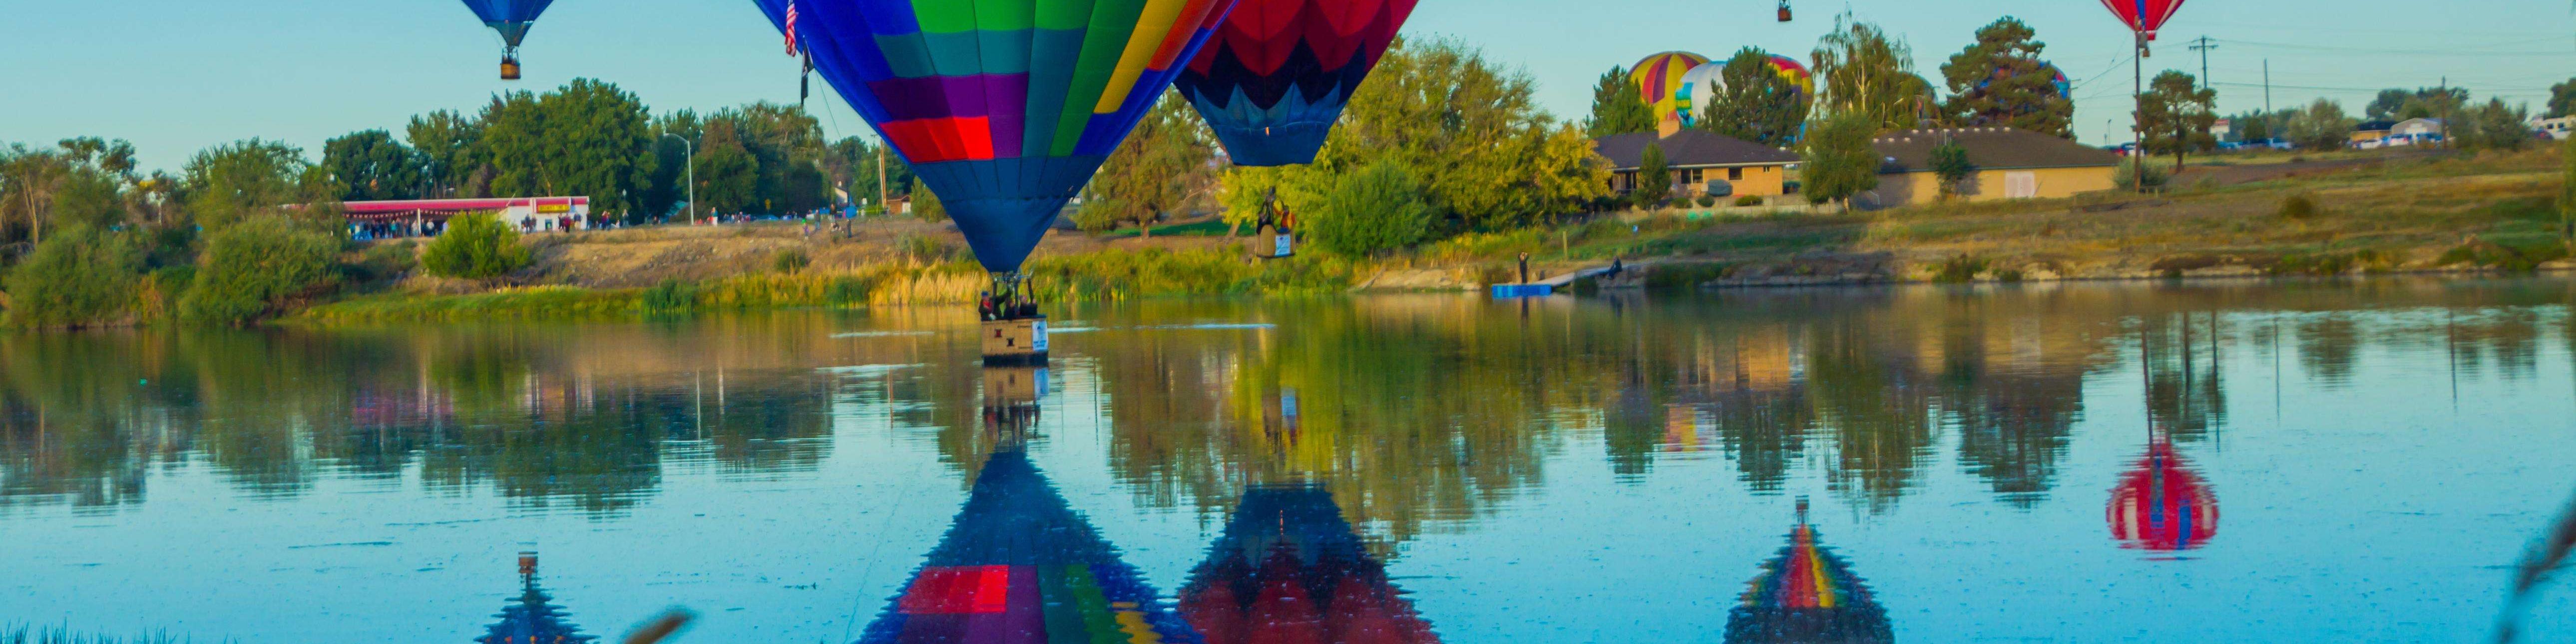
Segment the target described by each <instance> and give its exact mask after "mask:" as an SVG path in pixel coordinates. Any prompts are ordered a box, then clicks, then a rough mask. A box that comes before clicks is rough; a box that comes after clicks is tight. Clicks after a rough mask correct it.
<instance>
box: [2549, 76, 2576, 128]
mask: <svg viewBox="0 0 2576 644" xmlns="http://www.w3.org/2000/svg"><path fill="white" fill-rule="evenodd" d="M2569 114H2576V78H2571V79H2568V80H2567V82H2563V83H2554V84H2551V85H2550V86H2549V111H2548V112H2547V113H2544V114H2541V116H2542V117H2545V118H2553V119H2554V118H2563V117H2565V116H2567V115H2569Z"/></svg>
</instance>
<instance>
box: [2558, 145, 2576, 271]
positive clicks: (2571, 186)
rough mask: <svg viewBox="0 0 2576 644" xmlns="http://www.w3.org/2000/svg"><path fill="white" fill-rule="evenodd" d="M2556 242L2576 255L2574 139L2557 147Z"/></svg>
mask: <svg viewBox="0 0 2576 644" xmlns="http://www.w3.org/2000/svg"><path fill="white" fill-rule="evenodd" d="M2558 152H2559V153H2558V158H2559V161H2558V165H2559V170H2558V240H2559V243H2560V244H2562V245H2564V246H2566V247H2567V253H2568V254H2570V255H2576V138H2571V139H2568V140H2567V141H2566V142H2564V143H2560V144H2559V145H2558Z"/></svg>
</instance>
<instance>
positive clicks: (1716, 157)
mask: <svg viewBox="0 0 2576 644" xmlns="http://www.w3.org/2000/svg"><path fill="white" fill-rule="evenodd" d="M1648 144H1653V145H1656V146H1660V147H1662V148H1663V149H1664V163H1665V165H1666V166H1668V167H1670V168H1672V176H1673V188H1674V190H1673V194H1674V195H1675V196H1684V197H1696V196H1700V195H1704V194H1716V195H1719V196H1745V195H1752V196H1757V197H1768V196H1772V195H1778V194H1783V193H1784V192H1786V191H1785V190H1784V187H1785V186H1786V185H1787V183H1788V177H1789V166H1791V165H1794V164H1796V163H1797V162H1798V155H1797V154H1795V153H1792V152H1789V151H1787V150H1783V149H1780V148H1774V147H1769V146H1765V145H1762V144H1759V143H1754V142H1751V141H1746V140H1743V139H1739V138H1735V137H1731V136H1726V135H1723V134H1718V133H1715V132H1709V131H1707V130H1697V129H1685V130H1681V131H1678V132H1674V133H1672V134H1670V135H1666V136H1657V135H1656V134H1655V133H1653V132H1638V133H1634V134H1613V135H1610V136H1605V137H1601V138H1598V139H1593V140H1592V150H1593V152H1595V153H1598V154H1600V155H1601V158H1604V159H1608V160H1610V190H1611V191H1612V192H1617V193H1619V194H1627V193H1628V192H1630V191H1633V190H1636V189H1637V171H1638V169H1639V167H1640V166H1643V165H1644V164H1645V156H1646V146H1647V145H1648Z"/></svg>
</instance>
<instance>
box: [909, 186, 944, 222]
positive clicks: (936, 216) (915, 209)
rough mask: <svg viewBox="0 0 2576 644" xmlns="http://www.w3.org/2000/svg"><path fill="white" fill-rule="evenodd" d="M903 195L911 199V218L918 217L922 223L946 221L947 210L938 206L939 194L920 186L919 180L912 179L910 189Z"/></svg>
mask: <svg viewBox="0 0 2576 644" xmlns="http://www.w3.org/2000/svg"><path fill="white" fill-rule="evenodd" d="M904 194H906V195H910V196H911V197H912V216H914V217H920V218H921V220H922V221H930V222H939V221H948V208H947V207H946V206H942V205H940V203H939V193H937V192H933V191H931V189H930V188H928V187H925V186H923V185H921V179H920V178H917V177H916V178H914V179H913V180H912V189H911V190H909V191H905V192H904Z"/></svg>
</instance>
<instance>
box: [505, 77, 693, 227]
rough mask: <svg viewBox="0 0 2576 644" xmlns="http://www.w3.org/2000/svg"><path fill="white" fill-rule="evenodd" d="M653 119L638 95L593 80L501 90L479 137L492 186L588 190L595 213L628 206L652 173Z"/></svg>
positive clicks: (518, 190)
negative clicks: (541, 90)
mask: <svg viewBox="0 0 2576 644" xmlns="http://www.w3.org/2000/svg"><path fill="white" fill-rule="evenodd" d="M650 123H651V121H650V119H649V117H648V115H647V113H646V110H645V107H644V104H643V102H642V101H639V100H637V99H636V98H635V95H634V94H630V93H627V92H626V91H625V90H622V89H618V87H617V86H616V85H612V84H608V83H603V82H600V81H595V80H591V79H587V78H576V79H573V81H572V82H570V83H566V84H565V85H564V86H563V87H560V88H557V89H555V90H554V91H551V92H547V93H546V94H545V95H543V96H534V95H531V94H529V93H527V92H512V93H507V94H503V95H500V96H495V97H493V99H492V103H491V104H490V105H488V106H486V107H484V110H483V116H482V125H483V132H482V136H481V141H482V147H483V151H484V153H485V156H484V158H485V159H486V160H487V161H488V162H490V163H491V164H492V166H493V169H494V171H493V177H492V184H491V188H492V192H493V194H495V195H502V196H510V197H535V196H545V195H569V196H587V197H590V199H591V205H592V208H593V209H594V210H595V211H598V212H601V213H603V214H605V213H616V212H623V211H626V210H628V209H629V208H630V207H631V204H630V203H629V202H628V201H627V198H628V196H629V195H633V194H636V193H638V192H639V191H640V188H642V187H643V186H644V184H645V182H646V181H647V180H649V179H650V178H651V177H652V173H653V163H654V158H653V155H652V154H651V151H652V149H651V148H652V138H653V136H652V133H651V128H650V127H649V125H650Z"/></svg>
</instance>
